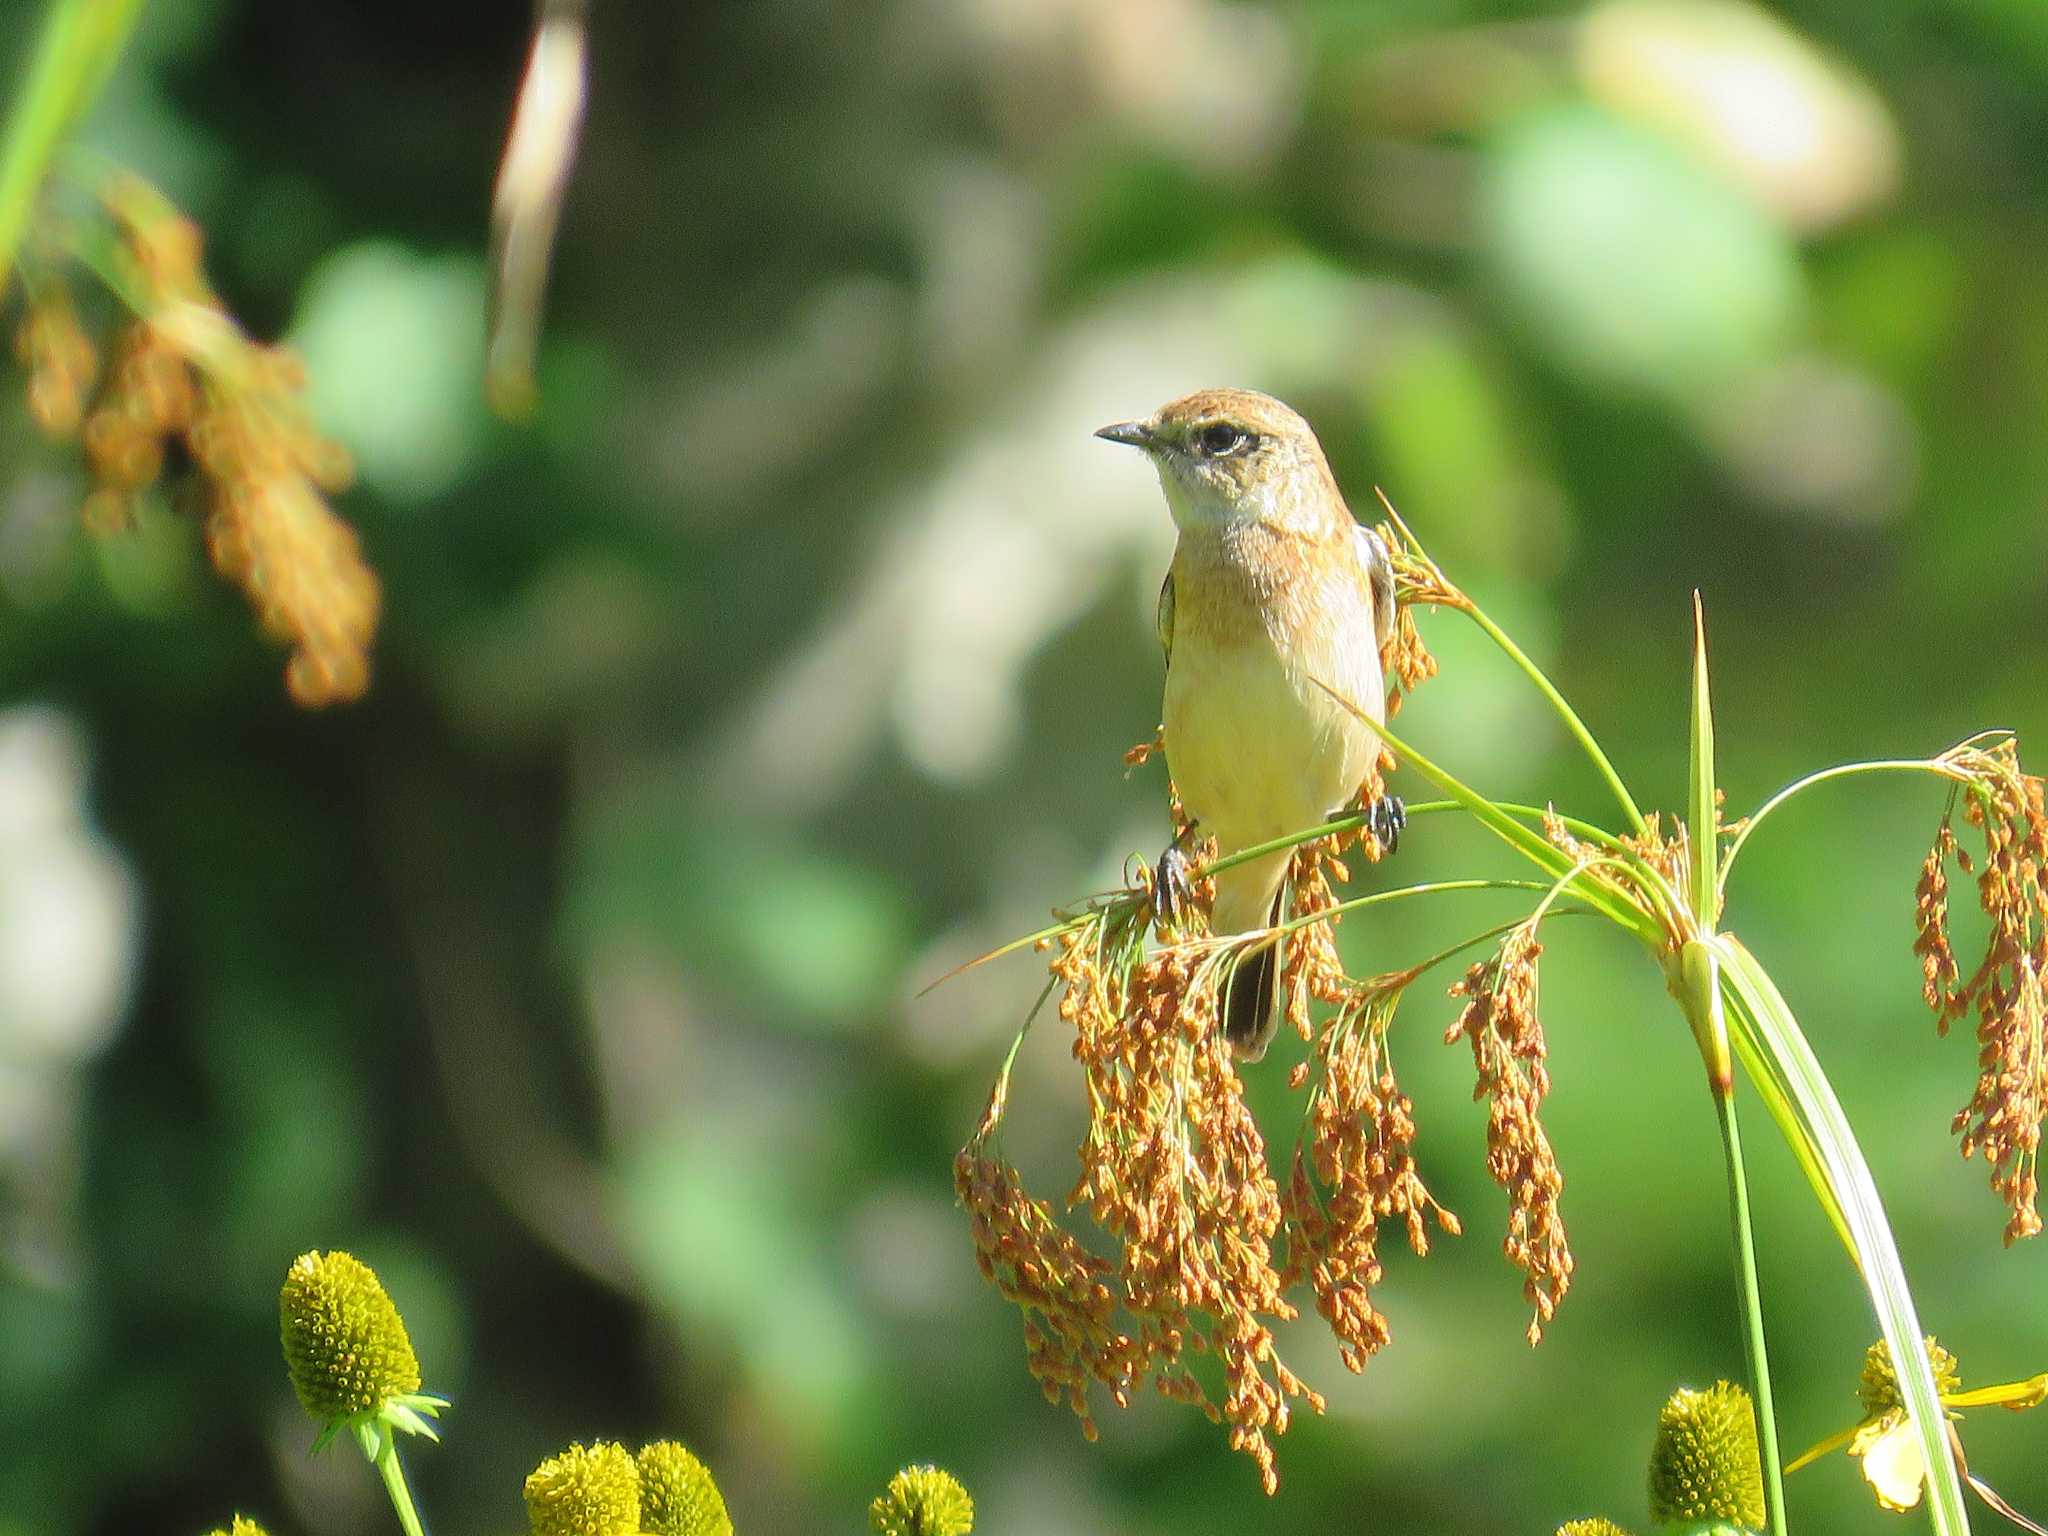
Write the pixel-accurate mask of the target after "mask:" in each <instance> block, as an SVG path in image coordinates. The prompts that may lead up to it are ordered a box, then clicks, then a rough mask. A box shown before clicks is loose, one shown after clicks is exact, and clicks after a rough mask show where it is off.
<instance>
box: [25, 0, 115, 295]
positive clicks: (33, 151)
mask: <svg viewBox="0 0 2048 1536" xmlns="http://www.w3.org/2000/svg"><path fill="white" fill-rule="evenodd" d="M141 8H142V0H53V3H52V4H51V6H50V8H49V10H48V11H46V12H45V13H44V16H43V30H42V33H41V35H40V36H39V37H38V38H37V39H36V45H35V49H34V51H33V52H32V53H31V54H30V56H29V64H28V73H27V75H26V77H25V78H24V79H23V80H22V83H21V86H20V90H19V93H18V94H17V95H16V96H15V99H14V110H13V111H12V112H11V113H9V114H8V117H7V127H6V130H5V132H4V134H0V289H4V288H5V286H6V282H7V274H8V273H9V272H10V271H11V270H12V268H13V266H14V258H15V255H16V253H17V252H18V251H19V250H20V249H21V241H22V237H23V235H24V234H25V233H26V232H27V230H28V225H29V218H30V216H31V214H32V212H33V210H34V208H35V201H36V194H37V193H38V192H39V191H40V190H41V188H42V185H43V179H44V177H45V176H47V175H48V174H49V170H50V162H51V159H52V157H53V156H54V155H55V154H56V152H57V146H58V144H59V143H60V142H61V141H62V140H63V137H64V135H65V133H66V132H67V131H68V130H69V129H70V127H71V125H72V124H73V123H75V122H76V121H77V120H78V119H79V117H81V116H82V115H83V114H84V112H85V110H86V108H87V107H89V106H91V105H92V102H93V98H94V97H95V96H97V95H98V94H99V92H100V88H101V87H102V86H103V85H105V84H106V81H107V76H108V75H109V74H110V73H111V72H112V70H113V67H114V61H115V60H116V59H117V58H119V57H120V54H121V47H122V45H123V44H124V43H125V42H127V40H128V34H129V32H130V31H131V30H132V29H133V27H134V25H135V17H136V14H137V13H138V12H139V11H140V10H141Z"/></svg>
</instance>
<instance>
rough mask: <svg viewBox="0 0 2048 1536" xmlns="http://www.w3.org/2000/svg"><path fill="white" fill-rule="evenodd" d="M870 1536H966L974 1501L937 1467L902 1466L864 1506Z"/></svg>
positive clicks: (970, 1522) (949, 1475)
mask: <svg viewBox="0 0 2048 1536" xmlns="http://www.w3.org/2000/svg"><path fill="white" fill-rule="evenodd" d="M868 1527H869V1529H870V1530H872V1531H873V1532H874V1536H967V1533H968V1532H970V1531H972V1530H973V1529H974V1500H972V1499H970V1498H969V1497H968V1496H967V1490H966V1489H965V1488H963V1487H961V1486H960V1480H959V1479H958V1478H957V1477H955V1476H954V1475H953V1474H952V1473H950V1472H942V1471H940V1470H939V1469H938V1468H937V1467H905V1468H904V1469H903V1470H902V1471H901V1472H898V1473H897V1474H896V1475H895V1476H894V1477H892V1478H890V1479H889V1486H888V1488H887V1489H886V1490H885V1491H884V1492H883V1494H882V1496H881V1497H880V1498H878V1499H876V1500H875V1502H874V1503H872V1504H870V1505H869V1506H868Z"/></svg>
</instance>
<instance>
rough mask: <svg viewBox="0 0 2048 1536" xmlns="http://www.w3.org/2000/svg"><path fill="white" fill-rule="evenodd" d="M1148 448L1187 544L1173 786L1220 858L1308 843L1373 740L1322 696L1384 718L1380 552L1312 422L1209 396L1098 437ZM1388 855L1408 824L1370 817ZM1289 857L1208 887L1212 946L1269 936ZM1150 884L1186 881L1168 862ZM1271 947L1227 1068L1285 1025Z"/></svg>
mask: <svg viewBox="0 0 2048 1536" xmlns="http://www.w3.org/2000/svg"><path fill="white" fill-rule="evenodd" d="M1095 435H1096V436H1097V437H1103V438H1107V439H1109V441H1111V442H1113V443H1128V444H1129V445H1130V446H1132V447H1134V448H1139V449H1142V450H1143V451H1144V452H1145V454H1146V455H1147V457H1149V458H1150V459H1151V460H1152V462H1153V464H1154V466H1155V467H1157V469H1158V471H1159V483H1160V485H1161V486H1162V487H1163V488H1164V490H1165V492H1166V505H1167V509H1168V510H1169V511H1170V512H1172V514H1173V521H1174V525H1175V526H1176V527H1177V528H1178V529H1179V531H1180V541H1179V543H1178V544H1177V545H1176V546H1175V548H1174V552H1173V565H1172V568H1171V569H1170V570H1169V571H1168V572H1167V575H1166V582H1165V585H1164V586H1162V587H1161V588H1160V589H1159V640H1160V643H1161V644H1162V645H1163V646H1164V647H1165V649H1166V702H1165V711H1164V715H1163V720H1164V734H1165V743H1166V762H1167V770H1168V772H1169V773H1171V774H1172V776H1173V782H1174V784H1175V786H1176V788H1178V790H1179V791H1180V798H1181V803H1182V804H1183V805H1184V806H1185V807H1186V809H1187V813H1188V816H1189V817H1190V818H1191V819H1192V820H1193V822H1194V823H1195V825H1196V828H1197V829H1198V830H1199V832H1200V833H1201V834H1204V835H1208V836H1212V837H1214V838H1215V839H1216V845H1217V853H1218V855H1219V856H1224V855H1228V854H1231V853H1234V852H1236V851H1237V850H1239V849H1243V848H1249V847H1252V846H1253V845H1255V844H1258V843H1264V842H1269V841H1271V840H1272V839H1274V838H1276V837H1282V836H1285V835H1286V834H1288V833H1290V832H1298V831H1301V830H1302V829H1303V828H1306V827H1312V826H1314V825H1315V824H1316V823H1317V822H1319V821H1321V820H1323V819H1324V818H1326V817H1328V816H1329V815H1330V814H1331V813H1332V812H1334V811H1337V810H1340V809H1341V808H1343V807H1344V806H1345V805H1346V804H1347V803H1348V802H1349V801H1350V800H1351V799H1352V798H1353V797H1354V796H1355V795H1356V794H1357V793H1358V792H1359V789H1360V786H1361V785H1362V784H1363V783H1364V781H1365V778H1366V776H1367V774H1368V773H1369V771H1370V770H1371V769H1372V767H1373V764H1374V762H1375V759H1376V758H1377V755H1378V752H1379V737H1378V735H1377V734H1376V733H1375V732H1374V731H1373V730H1372V728H1371V727H1370V726H1369V725H1367V724H1366V722H1365V721H1364V720H1361V719H1360V718H1359V717H1358V716H1357V715H1356V714H1353V713H1352V712H1351V711H1350V710H1348V709H1346V708H1345V707H1344V706H1343V705H1342V704H1340V703H1339V702H1337V700H1336V699H1334V698H1332V697H1331V696H1330V693H1329V692H1326V691H1325V689H1326V688H1327V689H1330V690H1334V691H1335V692H1336V693H1337V694H1339V695H1341V696H1342V697H1343V698H1344V699H1346V700H1349V701H1350V702H1351V703H1353V704H1355V705H1357V706H1358V708H1359V709H1360V710H1362V711H1363V712H1364V713H1365V714H1366V715H1368V716H1369V717H1371V719H1372V720H1373V721H1375V722H1377V721H1380V720H1383V719H1385V717H1386V688H1385V684H1384V682H1383V680H1382V678H1381V673H1380V646H1381V644H1382V643H1383V642H1384V641H1385V640H1386V638H1387V637H1388V635H1390V634H1391V633H1392V630H1393V624H1394V573H1393V567H1392V565H1391V563H1390V562H1389V560H1388V558H1387V551H1386V547H1385V545H1384V544H1382V542H1381V541H1380V538H1379V536H1378V535H1377V534H1375V533H1374V532H1373V531H1372V530H1371V529H1369V528H1366V527H1364V526H1362V525H1361V524H1359V523H1358V522H1357V521H1356V520H1355V519H1354V518H1353V517H1352V516H1351V512H1350V509H1349V508H1348V507H1346V506H1345V504H1344V496H1343V493H1342V492H1340V491H1339V490H1338V489H1337V482H1336V481H1335V480H1334V479H1333V478H1332V477H1331V475H1330V466H1329V464H1328V463H1327V462H1326V461H1325V460H1324V458H1323V450H1322V447H1321V445H1320V444H1318V443H1317V442H1316V435H1315V433H1314V432H1313V431H1311V430H1310V429H1309V425H1308V423H1307V422H1305V421H1303V420H1302V419H1301V417H1299V416H1298V415H1296V414H1295V413H1294V412H1293V411H1292V410H1290V409H1288V407H1286V406H1285V405H1282V404H1281V403H1280V402H1279V401H1278V400H1275V399H1273V398H1272V397H1271V396H1270V395H1261V394H1256V393H1254V392H1252V391H1250V390H1244V389H1208V390H1203V391H1201V392H1200V393H1198V394H1192V395H1186V396H1183V397H1182V398H1181V399H1179V400H1175V401H1173V402H1172V403H1171V404H1169V405H1164V406H1161V407H1160V408H1159V410H1158V411H1157V412H1156V413H1154V414H1153V415H1152V416H1151V417H1150V418H1148V419H1147V420H1144V421H1125V422H1118V423H1117V424H1116V425H1114V426H1108V427H1104V428H1102V429H1101V431H1099V432H1097V433H1096V434H1095ZM1370 809H1371V810H1372V811H1373V813H1374V818H1375V821H1374V826H1375V830H1376V831H1378V832H1380V834H1381V836H1382V841H1383V844H1391V842H1392V841H1393V839H1394V837H1395V836H1396V835H1398V833H1399V831H1400V826H1401V823H1402V822H1403V820H1404V817H1403V815H1402V811H1401V804H1400V802H1399V801H1398V800H1394V799H1392V798H1391V797H1389V798H1388V799H1386V800H1383V801H1382V802H1380V803H1379V804H1377V805H1375V806H1373V807H1371V808H1370ZM1288 857H1289V856H1288V854H1287V853H1286V852H1285V851H1283V852H1279V853H1273V854H1268V855H1266V856H1265V857H1263V858H1259V859H1255V860H1252V861H1251V862H1249V863H1246V864H1241V865H1238V866H1237V867H1236V868H1234V869H1229V870H1225V871H1224V872H1223V873H1222V874H1220V875H1218V876H1217V877H1216V902H1215V907H1214V909H1213V910H1212V912H1211V913H1210V919H1209V926H1210V930H1211V931H1212V932H1214V933H1218V934H1233V933H1244V932H1247V931H1249V930H1251V929H1255V928H1264V927H1267V926H1270V925H1271V924H1273V923H1275V922H1277V921H1278V920H1279V918H1280V908H1281V904H1282V901H1283V898H1284V895H1285V892H1284V890H1283V886H1284V883H1285V880H1286V875H1287V866H1288ZM1161 864H1162V866H1163V867H1162V870H1161V874H1160V880H1161V883H1162V884H1163V885H1166V886H1168V887H1169V890H1168V892H1167V893H1166V897H1164V898H1163V899H1169V898H1170V896H1171V891H1170V886H1171V883H1172V882H1173V881H1174V880H1175V879H1177V878H1178V879H1184V868H1183V866H1182V864H1181V861H1180V858H1179V855H1178V853H1177V851H1176V850H1174V849H1169V850H1168V852H1167V854H1166V855H1165V856H1163V857H1162V859H1161ZM1280 958H1281V957H1280V954H1279V946H1278V945H1277V944H1273V945H1267V946H1265V947H1263V948H1260V949H1258V950H1255V951H1253V952H1252V953H1251V954H1250V955H1249V956H1247V957H1246V958H1245V959H1244V960H1243V961H1241V962H1240V964H1239V966H1238V968H1237V971H1236V974H1235V975H1234V977H1233V978H1232V979H1231V981H1230V983H1229V987H1228V991H1227V994H1226V997H1225V1001H1224V1019H1223V1029H1224V1034H1225V1036H1226V1038H1227V1039H1228V1040H1229V1041H1230V1044H1231V1047H1232V1049H1233V1050H1234V1051H1235V1052H1236V1054H1237V1055H1238V1056H1239V1057H1240V1058H1242V1059H1243V1060H1246V1061H1257V1060H1259V1059H1260V1058H1261V1057H1262V1056H1264V1055H1265V1054H1266V1047H1267V1045H1268V1044H1269V1043H1270V1042H1271V1041H1272V1038H1273V1034H1274V1031H1275V1030H1277V1029H1278V1028H1279V1026H1280V1018H1281V1014H1282V1004H1281V998H1280V996H1279V991H1280V989H1279V987H1278V985H1277V980H1278V975H1279V972H1280V969H1281V964H1280Z"/></svg>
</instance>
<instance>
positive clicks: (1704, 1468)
mask: <svg viewBox="0 0 2048 1536" xmlns="http://www.w3.org/2000/svg"><path fill="white" fill-rule="evenodd" d="M1697 1520H1726V1521H1730V1522H1732V1523H1734V1524H1736V1525H1739V1526H1745V1527H1747V1528H1749V1529H1751V1530H1760V1529H1762V1527H1763V1523H1764V1482H1763V1466H1762V1462H1761V1461H1760V1459H1759V1458H1758V1455H1757V1448H1756V1414H1755V1411H1754V1410H1753V1409H1752V1408H1751V1407H1750V1403H1749V1394H1748V1393H1747V1392H1745V1391H1743V1390H1742V1388H1740V1387H1738V1386H1735V1385H1733V1384H1732V1383H1730V1382H1725V1381H1717V1382H1715V1383H1714V1384H1713V1385H1712V1386H1711V1387H1708V1388H1707V1389H1706V1390H1705V1391H1699V1390H1696V1389H1694V1388H1692V1387H1680V1388H1679V1389H1678V1390H1677V1391H1676V1392H1674V1393H1672V1394H1671V1400H1670V1401H1669V1402H1667V1403H1666V1404H1665V1405H1664V1409H1663V1411H1662V1412H1661V1413H1659V1414H1658V1415H1657V1441H1656V1444H1655V1446H1654V1447H1652V1449H1651V1451H1650V1523H1651V1524H1652V1525H1668V1524H1674V1523H1678V1522H1683V1521H1697Z"/></svg>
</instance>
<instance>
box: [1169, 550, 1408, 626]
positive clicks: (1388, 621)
mask: <svg viewBox="0 0 2048 1536" xmlns="http://www.w3.org/2000/svg"><path fill="white" fill-rule="evenodd" d="M1355 533H1356V535H1357V538H1358V560H1359V563H1360V564H1361V565H1363V566H1364V567H1365V575H1366V579H1367V580H1368V581H1370V582H1371V583H1372V625H1373V630H1374V632H1375V633H1376V634H1377V636H1378V638H1379V642H1380V644H1381V645H1385V644H1386V643H1387V642H1388V641H1389V640H1391V639H1393V637H1394V561H1393V558H1392V557H1391V556H1390V555H1388V553H1387V545H1386V541H1385V540H1384V539H1382V538H1381V537H1380V536H1379V534H1378V533H1377V532H1375V531H1374V530H1373V529H1371V528H1368V527H1366V526H1365V524H1363V523H1359V524H1358V525H1357V526H1356V529H1355ZM1167 579H1168V580H1169V581H1171V580H1172V577H1170V576H1169V577H1168V578H1167ZM1160 600H1161V601H1162V602H1164V601H1165V600H1166V599H1165V595H1164V594H1161V599H1160Z"/></svg>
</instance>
